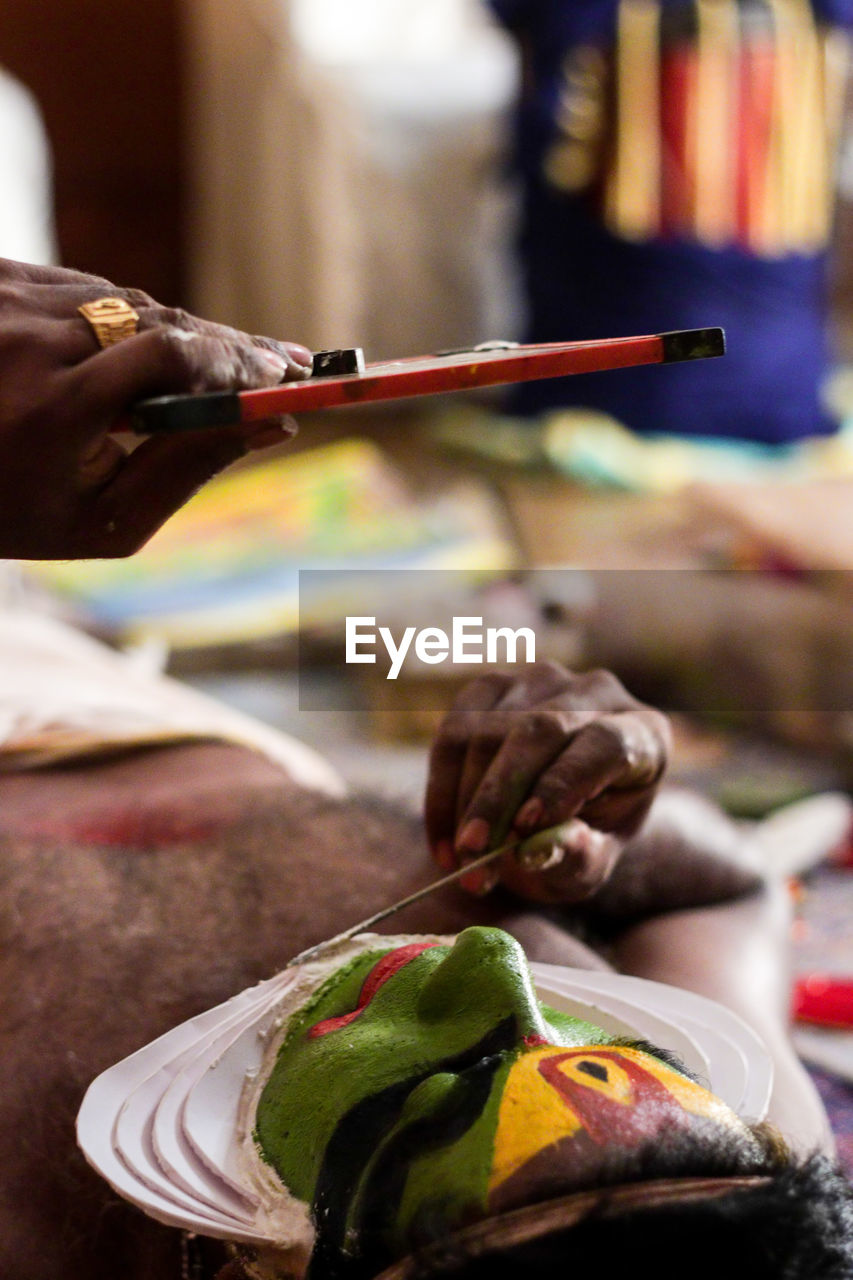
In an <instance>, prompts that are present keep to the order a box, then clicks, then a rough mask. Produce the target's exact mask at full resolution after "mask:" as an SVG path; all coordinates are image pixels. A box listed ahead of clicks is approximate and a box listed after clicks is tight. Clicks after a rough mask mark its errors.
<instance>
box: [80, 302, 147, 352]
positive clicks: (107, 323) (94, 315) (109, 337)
mask: <svg viewBox="0 0 853 1280" xmlns="http://www.w3.org/2000/svg"><path fill="white" fill-rule="evenodd" d="M77 310H78V311H79V312H80V315H81V316H83V317H84V318H85V319H86V320H88V321H89V324H90V325H91V326H92V328H93V329H94V331H95V337H96V338H97V339H98V345H99V346H101V347H111V346H113V345H114V344H115V343H116V342H123V341H124V339H125V338H132V337H133V335H134V334H135V333H136V326H137V325H138V324H139V316H138V315H137V314H136V312H135V311H134V309H133V307H132V306H131V305H130V303H129V302H125V300H124V298H98V299H97V301H95V302H84V303H83V306H82V307H78V308H77Z"/></svg>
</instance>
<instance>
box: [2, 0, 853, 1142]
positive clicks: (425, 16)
mask: <svg viewBox="0 0 853 1280" xmlns="http://www.w3.org/2000/svg"><path fill="white" fill-rule="evenodd" d="M851 26H853V0H813V2H810V0H536V3H534V2H533V0H492V2H491V3H486V0H358V2H357V3H352V0H148V2H147V3H146V4H145V5H138V4H133V5H132V4H129V3H127V2H126V0H112V3H110V4H107V3H105V0H74V2H73V3H71V2H70V0H43V3H42V4H40V5H38V6H35V5H33V4H32V3H30V0H5V3H4V6H3V21H2V24H0V67H2V68H5V71H4V75H3V78H2V79H0V190H1V191H2V193H3V194H2V200H1V201H0V254H2V255H5V256H9V257H16V258H20V259H24V260H30V261H56V262H61V263H63V264H65V265H68V266H73V267H75V268H78V269H81V270H84V271H91V272H95V273H98V274H102V275H104V276H107V277H108V278H110V279H111V280H114V281H116V282H117V283H120V284H126V285H134V286H137V287H141V288H144V289H146V290H148V291H149V292H150V293H152V294H153V295H154V296H155V297H156V298H158V299H159V300H160V301H162V302H164V303H167V304H171V305H182V306H186V307H188V308H190V309H192V310H196V311H199V312H201V313H203V314H205V315H207V316H209V317H211V318H213V319H217V320H220V321H223V322H227V323H230V324H234V325H236V326H239V327H241V328H245V329H248V330H249V331H253V332H264V333H269V334H273V335H275V336H277V337H282V338H292V339H295V340H298V341H301V342H304V343H306V344H307V345H309V346H311V347H312V348H314V349H328V348H336V347H356V346H357V347H361V348H363V350H364V352H365V356H366V358H367V360H368V361H378V360H383V359H386V358H392V357H395V356H403V355H414V354H421V353H426V352H431V351H436V350H439V349H444V348H449V347H465V346H471V345H474V344H476V343H479V342H482V341H483V340H485V339H492V338H507V339H514V340H531V341H550V340H576V339H584V338H594V337H617V336H622V335H628V334H636V333H647V332H652V333H655V332H661V331H666V330H672V329H678V328H690V327H703V326H706V325H722V326H724V327H725V328H726V331H727V335H728V354H727V355H726V357H725V358H724V359H723V360H712V361H704V362H688V363H686V364H684V365H681V366H674V367H672V368H663V369H658V368H649V369H643V370H637V371H621V372H616V373H607V374H597V375H587V376H585V377H583V378H573V379H563V380H560V381H553V380H552V381H549V382H547V383H531V384H529V385H528V386H526V387H522V388H519V389H517V390H516V391H514V392H512V393H509V394H495V393H493V394H491V395H488V396H475V395H472V394H470V393H469V394H466V395H465V396H460V397H456V398H454V397H441V398H437V399H430V400H428V401H426V400H423V401H417V402H409V403H406V404H400V405H390V406H387V405H386V406H381V407H378V408H375V409H373V410H369V409H347V410H345V411H338V412H334V413H327V414H314V415H310V416H306V418H305V419H304V420H303V421H302V423H301V431H300V436H299V438H298V440H297V441H296V442H295V444H294V445H292V446H288V447H287V448H282V449H280V450H278V451H275V450H274V451H272V452H270V453H268V454H266V455H264V456H263V457H262V458H260V459H257V458H255V459H253V460H252V461H251V462H249V461H246V462H244V463H242V464H239V465H238V466H237V467H235V468H234V469H232V471H231V472H229V474H228V475H226V476H224V477H222V478H221V479H220V480H217V481H215V482H213V483H212V484H211V485H209V486H208V487H207V488H206V489H205V490H204V491H203V492H202V493H201V494H199V495H198V496H197V497H196V498H195V499H194V500H193V502H192V503H191V504H190V505H189V506H188V507H187V508H186V509H185V511H183V512H182V513H180V514H179V515H178V516H177V517H175V518H174V519H173V520H172V521H171V522H170V523H169V524H168V525H167V526H166V528H165V529H164V530H163V531H162V532H161V533H160V534H158V535H157V536H156V537H155V538H154V539H153V540H152V542H151V543H150V544H149V546H148V547H147V548H146V549H145V550H144V551H143V552H142V553H141V554H140V555H138V556H136V557H134V558H133V559H132V560H131V561H129V562H126V563H117V564H113V563H109V562H98V563H91V564H83V565H42V566H37V565H25V566H24V565H11V564H7V565H5V566H2V575H0V603H2V604H3V605H4V606H5V608H6V609H7V610H8V611H11V610H13V609H17V608H22V607H27V608H34V609H36V610H38V611H41V612H43V613H47V614H52V615H58V616H61V617H63V618H65V619H69V620H71V621H72V622H73V623H74V624H75V625H76V626H79V627H82V628H83V629H85V630H87V631H89V632H91V633H92V634H94V635H96V636H99V637H100V638H102V639H105V640H106V641H107V642H108V643H109V644H111V645H120V646H134V647H135V649H136V651H137V655H138V657H139V660H140V661H142V662H144V663H147V664H148V666H149V667H150V668H151V669H153V668H154V667H156V666H158V665H159V666H161V667H162V666H165V667H167V668H168V669H169V670H170V671H172V672H175V673H178V674H181V675H182V676H183V677H184V678H185V679H186V680H187V681H188V682H189V683H191V684H193V685H195V687H196V688H197V689H200V690H202V691H205V692H208V693H213V694H215V695H216V696H217V697H219V698H221V699H223V700H224V701H226V702H227V703H229V704H231V705H232V706H234V707H236V708H238V709H240V710H242V711H244V712H246V711H248V712H249V713H251V714H252V715H254V716H257V717H258V718H260V719H261V720H264V721H266V722H267V723H269V724H271V725H274V726H276V727H278V728H280V729H284V730H286V731H288V732H289V733H291V734H295V735H296V736H297V737H299V738H302V739H304V740H306V741H308V742H309V743H312V744H313V745H314V746H316V747H318V748H319V749H320V750H321V751H322V752H323V753H324V754H325V755H326V756H327V757H328V758H330V759H331V760H332V761H333V763H334V764H335V765H337V766H338V767H339V768H340V769H341V771H342V772H343V773H344V775H345V776H346V778H347V779H348V780H349V781H350V782H351V783H352V784H354V785H356V786H360V785H369V786H371V787H373V788H379V789H381V790H384V791H386V792H391V793H392V794H394V795H395V796H397V797H402V798H404V799H406V800H407V801H409V802H411V803H418V802H419V795H420V789H421V787H422V783H423V777H424V771H425V742H426V741H427V738H428V735H429V733H430V731H431V729H432V727H434V725H435V723H436V720H437V717H438V715H439V708H440V707H442V706H445V705H447V702H448V700H449V698H450V697H452V695H453V693H454V691H455V690H456V688H458V685H459V683H460V681H461V680H462V679H467V678H469V677H470V675H471V668H470V667H465V668H463V669H461V671H456V672H454V671H448V670H447V669H446V668H442V669H441V670H440V672H439V669H438V668H435V667H424V666H423V665H421V666H418V665H417V664H407V665H406V667H405V668H404V671H403V674H402V676H401V678H400V679H399V680H398V681H396V682H394V683H393V684H392V683H391V682H388V681H387V680H385V673H384V671H383V670H382V669H381V668H359V669H358V673H357V674H358V679H357V680H356V676H355V675H353V673H352V669H350V670H349V671H348V672H345V671H344V668H343V667H342V665H341V625H340V624H341V621H342V612H341V611H342V609H343V607H344V604H345V605H346V607H347V608H351V607H352V606H358V607H359V608H361V607H362V604H363V602H362V601H360V600H359V598H358V590H357V584H359V583H360V582H361V579H360V578H359V577H358V575H357V574H356V573H355V571H356V570H358V571H359V572H361V571H365V570H368V569H370V570H376V569H379V570H383V571H387V570H394V574H393V575H391V576H390V577H389V578H388V580H387V581H388V582H389V583H393V585H392V586H389V587H388V590H387V593H386V598H385V599H384V600H382V601H381V602H380V604H378V605H377V606H376V608H377V609H378V610H379V611H380V612H382V613H383V616H384V617H385V618H386V620H387V621H388V622H389V625H392V624H393V623H394V622H395V613H394V609H395V606H397V607H398V613H397V615H396V621H397V622H399V621H400V610H402V611H403V612H404V613H405V610H407V609H409V610H410V609H411V608H412V603H411V601H412V593H411V592H410V593H408V595H407V594H406V593H405V592H402V593H401V592H400V591H399V577H398V576H395V575H399V573H400V572H401V571H402V572H403V573H404V574H407V575H408V576H409V580H410V583H411V584H412V586H413V593H414V597H415V598H416V599H417V600H418V601H419V608H420V610H421V616H422V618H423V624H424V625H426V623H427V622H429V623H431V624H434V625H442V624H445V625H446V624H447V623H449V620H450V616H451V614H452V613H454V612H455V613H468V614H477V615H480V614H482V615H483V616H484V617H485V618H486V620H487V622H488V621H492V622H494V623H496V624H498V625H500V624H501V623H502V622H505V621H506V620H507V619H512V621H513V623H514V625H516V626H518V625H528V624H530V625H533V626H535V627H536V628H537V634H538V635H539V637H540V648H539V652H540V656H551V657H555V658H557V659H559V660H561V661H563V662H566V663H568V664H569V665H574V666H588V665H609V666H611V667H612V668H614V669H615V670H616V671H617V673H618V674H620V675H621V676H622V678H623V679H624V680H625V682H626V683H627V684H628V686H629V687H630V688H631V689H632V691H634V692H635V693H637V694H638V695H639V696H647V697H649V698H650V699H652V700H654V701H656V702H657V703H658V704H659V705H662V706H664V707H666V708H667V709H669V710H670V711H671V712H673V714H674V716H675V724H676V731H677V733H676V736H677V740H678V752H677V761H678V765H677V770H676V772H677V776H680V777H682V778H685V779H688V780H690V781H692V782H698V783H699V784H700V785H701V786H702V787H703V788H704V789H705V790H707V791H709V792H711V793H713V794H715V795H716V796H717V797H718V798H719V799H720V800H721V801H722V802H723V803H724V804H725V805H726V807H727V808H728V809H729V810H730V811H731V812H732V813H734V814H736V815H737V816H739V817H742V818H744V819H749V820H752V819H756V818H763V817H764V816H766V815H767V814H768V813H772V812H774V811H775V810H777V809H778V808H779V806H782V805H784V804H785V803H786V802H790V801H797V800H800V799H802V798H803V797H806V796H809V795H812V794H814V793H815V792H826V791H827V790H829V791H831V792H832V793H833V796H834V797H835V800H834V801H833V802H832V803H831V804H830V811H829V818H828V820H827V823H824V820H823V818H822V817H820V815H819V814H818V812H817V811H814V810H812V811H810V815H811V816H810V817H809V819H808V821H807V822H806V824H805V828H804V830H805V836H803V835H802V829H801V832H800V834H799V835H797V836H796V838H795V839H794V840H793V845H791V844H790V842H789V844H788V845H787V846H786V847H787V849H788V852H787V853H786V854H785V857H784V858H783V859H782V862H780V866H781V865H782V863H784V867H785V868H786V869H795V870H797V871H799V872H801V873H803V874H804V875H805V874H807V873H809V874H810V868H811V866H812V864H813V863H814V862H815V861H820V859H821V858H823V857H824V856H825V854H826V853H827V852H828V851H830V848H831V849H832V851H834V853H835V855H836V856H837V857H838V858H839V859H841V860H842V861H843V859H844V858H845V857H846V858H847V859H848V862H850V861H853V854H851V841H850V835H849V830H848V831H847V834H846V836H845V821H846V822H847V823H848V824H849V801H848V800H845V799H844V797H845V795H846V794H847V793H848V792H849V788H850V785H851V780H853V687H852V682H853V676H851V672H853V663H851V636H853V627H852V626H851V621H853V577H851V568H853V564H852V563H851V560H853V426H851V422H853V129H851V106H850V101H849V98H850V95H849V88H848V86H849V74H848V35H849V30H850V28H851ZM302 569H312V570H318V569H319V570H323V571H325V572H326V573H328V574H330V577H329V578H328V583H329V584H330V586H329V592H328V593H327V595H326V597H325V599H324V600H323V602H322V603H321V605H319V606H317V607H316V609H314V608H313V606H312V607H309V606H308V603H307V601H306V600H304V599H303V600H302V601H300V596H299V571H300V570H302ZM448 574H450V577H449V578H448V576H447V575H448ZM376 590H379V588H375V587H371V591H372V592H374V593H375V591H376ZM354 592H355V596H354V595H353V593H354ZM365 599H368V600H369V601H370V603H371V611H373V604H374V603H375V600H376V596H375V594H373V595H369V596H366V597H365ZM330 601H331V603H330ZM401 601H403V602H404V604H401ZM342 602H343V603H342ZM300 604H301V605H302V608H301V610H300ZM336 608H337V612H335V610H336ZM386 610H387V612H386ZM0 612H2V611H0ZM403 620H404V621H408V617H406V618H404V619H403ZM300 624H301V625H300ZM140 655H141V656H140ZM58 660H61V654H59V655H58ZM37 683H38V682H36V684H37ZM6 710H8V708H6ZM7 721H8V726H12V727H11V728H10V727H8V726H7V729H8V731H7V738H6V740H5V746H4V748H3V749H4V750H6V751H7V752H8V753H9V754H8V756H7V758H9V759H11V758H13V757H14V753H15V750H16V749H17V748H16V747H15V742H14V732H13V729H14V723H15V719H14V716H13V715H12V716H7V720H6V721H4V720H3V717H2V715H0V726H2V724H6V723H7ZM368 740H369V742H370V745H371V749H370V750H369V751H366V750H365V742H366V741H368ZM0 754H2V753H0ZM839 804H840V808H839ZM845 806H846V807H845ZM839 814H840V818H839ZM845 815H846V817H845ZM833 824H834V825H833ZM789 835H790V830H789ZM845 840H846V842H847V843H846V844H845ZM780 857H781V855H780ZM785 859H787V861H785ZM823 874H824V880H822V881H820V880H809V881H807V882H806V881H803V882H802V883H803V884H807V888H806V889H802V892H803V893H804V894H806V899H807V906H806V909H805V911H804V915H803V920H804V921H807V922H806V923H804V924H803V926H802V929H801V931H800V935H799V937H800V943H801V944H802V945H803V946H804V947H807V948H808V947H811V946H812V943H813V942H814V939H815V938H816V937H817V938H818V939H819V940H820V939H824V940H825V936H826V932H827V928H829V929H830V932H832V935H833V938H834V943H833V945H834V946H836V947H837V948H838V947H841V942H842V940H843V939H849V937H850V930H849V916H846V917H845V921H846V923H845V921H842V922H841V924H839V923H838V921H837V920H836V924H834V925H832V926H831V928H830V926H828V925H827V919H828V915H827V909H826V904H827V903H828V902H830V901H832V902H835V903H836V904H837V903H838V902H839V901H841V898H842V897H843V893H844V892H846V893H847V894H848V897H847V898H846V899H844V900H845V901H849V893H850V885H849V883H848V881H849V871H845V872H841V871H837V870H834V871H831V872H830V871H828V870H826V869H824V873H823ZM833 875H835V876H842V877H845V876H846V877H847V879H846V880H845V881H844V883H845V884H846V885H847V888H846V890H843V891H842V889H841V888H839V884H840V882H839V881H838V880H833V879H832V876H833ZM827 877H828V879H827ZM808 894H811V895H812V897H811V898H810V899H809V898H808ZM808 901H811V902H812V903H815V902H817V903H818V904H819V906H818V908H816V909H813V910H811V913H810V914H809V908H808ZM836 915H837V912H836ZM807 917H808V920H807ZM833 918H835V917H833ZM803 930H805V932H803ZM809 930H811V933H809ZM833 931H834V932H833ZM803 954H804V955H805V954H806V953H805V952H804V953H803ZM815 956H819V957H820V959H819V960H816V959H815ZM817 963H823V964H825V963H830V964H831V965H832V966H834V967H835V968H836V969H838V968H840V969H842V970H843V971H845V972H848V973H849V972H853V953H851V951H850V947H849V945H848V946H847V951H843V948H842V950H840V951H836V952H833V953H832V955H831V956H830V957H829V960H827V952H826V950H825V949H824V950H823V951H821V950H820V948H819V947H818V948H817V950H815V949H814V948H813V947H812V950H811V951H808V957H807V958H806V959H803V960H802V965H804V966H805V967H806V968H808V967H809V966H811V967H813V966H814V965H815V964H817ZM812 1052H813V1053H814V1052H817V1051H816V1050H814V1049H813V1050H812ZM845 1055H846V1056H845ZM842 1057H843V1058H844V1062H845V1063H846V1066H845V1070H846V1072H847V1074H848V1075H851V1074H853V1040H848V1041H847V1042H845V1047H844V1052H843V1053H842ZM826 1087H827V1088H830V1087H831V1086H830V1085H826ZM842 1103H843V1106H847V1107H848V1111H849V1114H848V1118H847V1121H846V1123H848V1126H849V1129H848V1137H847V1138H845V1141H847V1142H848V1144H849V1149H850V1152H851V1167H853V1105H851V1104H850V1100H849V1099H846V1100H844V1099H843V1100H842ZM842 1103H839V1106H842ZM842 1109H843V1107H842ZM836 1120H837V1117H836ZM838 1123H841V1122H840V1121H838Z"/></svg>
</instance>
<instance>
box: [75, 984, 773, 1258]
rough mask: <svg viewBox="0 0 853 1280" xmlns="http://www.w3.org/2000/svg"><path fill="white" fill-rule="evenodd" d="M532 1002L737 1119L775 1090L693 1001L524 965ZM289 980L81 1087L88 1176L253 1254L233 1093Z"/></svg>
mask: <svg viewBox="0 0 853 1280" xmlns="http://www.w3.org/2000/svg"><path fill="white" fill-rule="evenodd" d="M531 970H532V973H533V976H534V980H535V983H536V989H537V993H538V996H539V999H540V1000H541V1001H543V1002H544V1003H545V1004H547V1005H550V1006H551V1007H552V1008H555V1009H559V1010H561V1011H563V1012H566V1013H569V1014H573V1015H574V1016H577V1017H580V1018H584V1019H586V1020H587V1021H590V1022H593V1023H596V1024H597V1025H599V1026H603V1027H604V1028H605V1030H607V1031H609V1032H613V1033H615V1034H618V1035H627V1036H630V1037H632V1038H637V1039H644V1040H650V1041H652V1042H653V1043H658V1044H661V1045H662V1046H664V1047H666V1048H669V1049H673V1050H675V1052H676V1053H678V1054H679V1055H680V1057H681V1058H682V1060H683V1061H684V1063H685V1065H686V1066H687V1067H688V1068H690V1069H691V1070H693V1071H694V1072H695V1073H696V1074H697V1075H698V1076H699V1077H700V1079H701V1080H702V1081H703V1083H705V1082H707V1084H708V1086H709V1088H710V1089H711V1091H712V1092H713V1093H715V1094H717V1096H718V1097H720V1098H721V1099H722V1100H723V1101H724V1102H726V1103H728V1105H729V1106H730V1107H732V1108H733V1109H734V1110H735V1111H737V1112H738V1113H739V1114H740V1115H741V1116H743V1117H744V1118H745V1119H747V1120H750V1121H753V1120H759V1119H761V1118H762V1117H763V1116H764V1114H765V1112H766V1109H767V1105H768V1102H769V1098H770V1089H771V1085H772V1077H773V1070H772V1063H771V1060H770V1057H769V1054H768V1053H767V1050H766V1049H765V1048H764V1046H763V1044H762V1042H761V1041H760V1040H759V1039H758V1037H757V1036H756V1035H755V1034H754V1032H752V1031H751V1029H750V1028H749V1027H748V1026H747V1025H746V1024H745V1023H744V1022H742V1021H741V1019H740V1018H738V1017H737V1016H736V1015H735V1014H733V1013H731V1012H730V1011H729V1010H727V1009H725V1008H723V1007H722V1006H720V1005H717V1004H715V1003H713V1002H712V1001H710V1000H706V999H704V998H703V997H701V996H698V995H694V994H693V993H692V992H687V991H682V990H679V989H676V988H674V987H667V986H663V985H661V984H660V983H654V982H647V981H645V980H643V979H640V978H631V977H625V976H623V975H620V974H612V973H599V972H587V971H584V970H578V969H564V968H558V967H556V966H553V965H542V964H533V965H531ZM298 975H299V970H298V969H291V970H285V971H284V972H283V973H281V974H278V975H277V976H276V977H274V978H271V979H269V980H268V981H266V982H262V983H260V984H259V985H258V986H256V987H253V988H251V989H250V990H248V991H244V992H242V993H241V994H240V995H237V996H235V997H233V999H231V1000H229V1001H227V1002H226V1003H225V1004H222V1005H219V1006H218V1007H217V1008H215V1009H211V1010H210V1011H208V1012H207V1013H204V1014H202V1015H201V1016H199V1017H197V1018H193V1019H191V1020H190V1021H189V1022H186V1023H183V1024H182V1025H181V1026H179V1027H176V1028H175V1029H174V1030H172V1031H170V1032H168V1033H167V1034H166V1035H164V1036H161V1037H160V1039H159V1040H155V1041H154V1042H153V1043H152V1044H150V1045H147V1046H146V1047H145V1048H143V1049H140V1050H139V1051H138V1052H137V1053H135V1054H133V1055H132V1056H131V1057H129V1058H126V1059H125V1060H124V1061H123V1062H120V1063H118V1064H117V1065H116V1066H114V1067H111V1068H110V1069H109V1070H108V1071H105V1072H104V1073H103V1075H101V1076H99V1077H98V1079H97V1080H95V1081H94V1083H93V1084H92V1085H91V1086H90V1088H89V1090H88V1092H87V1094H86V1097H85V1099H84V1101H83V1105H82V1107H81V1109H80V1114H79V1116H78V1120H77V1137H78V1141H79V1144H80V1146H81V1148H82V1150H83V1153H84V1155H85V1156H86V1159H87V1160H88V1161H89V1163H90V1164H91V1165H92V1166H93V1167H94V1168H95V1169H96V1170H97V1171H98V1172H99V1173H100V1174H101V1175H102V1176H103V1177H104V1178H105V1179H106V1180H107V1182H108V1183H109V1184H110V1185H111V1186H112V1187H113V1189H114V1190H115V1191H116V1192H118V1193H119V1194H120V1195H122V1196H124V1197H125V1198H126V1199H127V1200H130V1201H131V1202H132V1203H133V1204H135V1205H137V1206H138V1207H139V1208H140V1209H142V1210H143V1211H144V1212H145V1213H147V1214H149V1215H150V1216H151V1217H153V1218H156V1219H157V1220H158V1221H160V1222H164V1223H167V1224H169V1225H172V1226H176V1227H182V1228H184V1229H186V1230H189V1231H193V1232H197V1233H199V1234H201V1235H206V1236H213V1237H216V1238H219V1239H226V1240H232V1241H240V1242H245V1243H248V1244H263V1243H267V1242H268V1240H269V1236H268V1234H265V1232H264V1229H263V1227H262V1226H260V1225H259V1222H258V1202H257V1197H256V1195H255V1192H254V1190H253V1188H252V1186H251V1185H250V1183H249V1181H248V1180H247V1177H246V1176H245V1174H244V1173H243V1170H242V1167H241V1159H240V1148H239V1144H238V1141H237V1135H238V1112H239V1108H240V1100H241V1096H242V1093H243V1086H244V1083H245V1082H246V1080H247V1079H249V1078H250V1077H251V1076H252V1075H253V1074H254V1073H256V1072H257V1071H258V1069H259V1067H260V1064H261V1059H262V1056H263V1052H264V1042H265V1037H266V1036H267V1034H268V1033H269V1031H270V1030H271V1028H272V1027H273V1026H274V1025H275V1024H276V1021H277V1018H278V1009H279V1003H280V1001H281V999H282V997H283V996H285V995H286V994H287V993H288V991H290V990H291V989H292V987H293V985H294V984H295V983H296V982H297V981H298Z"/></svg>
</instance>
